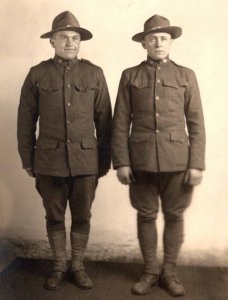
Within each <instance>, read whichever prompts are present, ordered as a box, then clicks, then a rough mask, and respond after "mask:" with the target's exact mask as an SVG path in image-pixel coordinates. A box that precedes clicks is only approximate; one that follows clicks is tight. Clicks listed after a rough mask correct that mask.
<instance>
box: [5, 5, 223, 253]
mask: <svg viewBox="0 0 228 300" xmlns="http://www.w3.org/2000/svg"><path fill="white" fill-rule="evenodd" d="M64 10H70V11H71V12H72V13H73V14H74V15H75V16H76V17H77V19H78V20H79V22H80V25H81V26H82V27H85V28H87V29H88V30H90V31H91V32H92V33H93V35H94V38H93V39H92V40H90V41H86V42H82V43H81V49H80V53H79V56H80V57H82V58H86V59H89V60H90V61H92V62H93V63H95V64H97V65H99V66H101V67H102V68H103V70H104V73H105V76H106V79H107V83H108V87H109V90H110V95H111V99H112V104H113V106H114V104H115V97H116V92H117V88H118V83H119V79H120V75H121V72H122V71H123V69H125V68H127V67H130V66H134V65H137V64H139V63H140V62H141V61H143V60H144V59H145V58H146V52H145V50H143V49H142V47H141V45H140V44H139V43H136V42H133V41H132V40H131V37H132V36H133V35H134V34H135V33H138V32H140V31H142V30H143V24H144V22H145V21H146V20H147V19H148V18H149V17H151V16H152V15H154V14H160V15H162V16H165V17H167V18H169V20H170V22H171V25H175V26H181V27H182V29H183V35H182V36H181V38H179V39H177V40H175V42H174V43H173V46H172V50H171V53H170V57H171V59H173V60H174V61H175V62H176V63H178V64H181V65H184V66H187V67H190V68H192V69H193V70H194V71H195V72H196V75H197V78H198V82H199V85H200V90H201V96H202V102H203V107H204V114H205V124H206V131H207V152H206V166H207V170H206V172H205V173H204V179H203V183H202V184H201V185H200V186H199V187H197V188H196V189H195V192H194V198H193V200H192V205H191V207H190V208H189V209H188V210H187V212H186V222H185V232H186V241H185V244H184V249H185V250H189V251H191V250H193V249H203V250H208V251H216V250H225V249H228V229H227V228H228V205H227V203H228V180H227V178H228V168H227V166H228V163H227V161H228V158H227V154H228V135H227V130H228V126H227V112H228V99H227V95H228V84H227V80H228V68H227V66H228V60H227V51H228V35H227V32H228V23H227V11H228V2H227V1H226V0H216V1H215V0H210V1H208V0H191V1H188V0H173V1H169V0H160V1H159V0H153V1H151V0H144V1H138V0H115V1H112V0H110V1H105V0H91V1H89V0H78V1H76V0H65V1H62V0H34V1H30V0H17V1H14V0H2V1H1V4H0V15H1V19H0V28H1V29H0V32H1V34H0V53H1V55H0V60H1V65H0V74H1V75H0V229H1V231H2V233H3V234H4V235H5V236H9V237H19V238H22V239H23V238H24V239H36V240H39V239H40V240H42V239H46V233H45V220H44V217H45V214H44V209H43V206H42V201H41V199H40V197H39V195H38V193H37V192H36V190H35V187H34V179H33V178H30V177H28V176H27V174H26V173H25V171H24V170H23V169H22V167H21V161H20V158H19V155H18V152H17V140H16V122H17V121H16V120H17V107H18V102H19V96H20V89H21V86H22V84H23V81H24V79H25V76H26V75H27V73H28V71H29V68H30V67H31V66H33V65H36V64H38V63H39V62H40V61H42V60H46V59H48V58H50V57H53V48H51V46H50V44H49V41H48V40H43V39H40V35H41V34H43V33H45V32H47V31H49V30H50V29H51V23H52V20H53V18H54V17H55V16H56V15H57V14H59V13H60V12H62V11H64ZM92 215H93V216H92V232H91V238H90V241H91V242H96V243H102V244H106V243H107V244H108V243H112V244H116V245H118V244H135V245H136V244H137V237H136V222H135V219H136V218H135V216H136V213H135V211H134V210H133V208H131V206H130V202H129V197H128V189H127V187H125V186H122V185H121V184H120V183H119V182H118V181H117V179H116V175H115V172H114V171H113V170H112V171H110V172H109V174H108V175H107V176H106V177H105V178H102V179H101V180H100V182H99V187H98V190H97V193H96V199H95V201H94V204H93V208H92ZM66 224H67V228H68V230H69V226H70V215H69V211H68V213H67V216H66ZM162 226H163V219H162V215H161V214H160V215H159V219H158V230H159V233H161V232H162ZM160 243H161V234H160Z"/></svg>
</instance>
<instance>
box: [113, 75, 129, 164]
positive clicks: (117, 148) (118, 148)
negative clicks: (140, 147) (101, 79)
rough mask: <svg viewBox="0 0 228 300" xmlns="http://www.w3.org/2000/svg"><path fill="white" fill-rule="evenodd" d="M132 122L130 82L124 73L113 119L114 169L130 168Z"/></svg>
mask: <svg viewBox="0 0 228 300" xmlns="http://www.w3.org/2000/svg"><path fill="white" fill-rule="evenodd" d="M131 120H132V114H131V101H130V88H129V80H128V78H127V74H126V71H124V72H123V73H122V76H121V79H120V84H119V89H118V94H117V99H116V104H115V111H114V118H113V131H112V159H113V167H114V169H117V168H118V167H121V166H130V165H131V163H130V156H129V145H128V140H129V131H130V124H131Z"/></svg>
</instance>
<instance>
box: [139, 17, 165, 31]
mask: <svg viewBox="0 0 228 300" xmlns="http://www.w3.org/2000/svg"><path fill="white" fill-rule="evenodd" d="M169 26H170V22H169V20H168V19H167V18H164V17H162V16H159V15H154V16H152V17H150V18H149V19H148V20H146V22H145V23H144V31H147V30H151V29H155V28H163V27H169Z"/></svg>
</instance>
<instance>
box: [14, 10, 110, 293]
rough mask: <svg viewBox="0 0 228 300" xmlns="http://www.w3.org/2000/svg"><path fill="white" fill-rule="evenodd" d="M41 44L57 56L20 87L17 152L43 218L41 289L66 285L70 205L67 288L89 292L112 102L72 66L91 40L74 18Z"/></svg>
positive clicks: (88, 71) (86, 66) (96, 75)
mask: <svg viewBox="0 0 228 300" xmlns="http://www.w3.org/2000/svg"><path fill="white" fill-rule="evenodd" d="M41 38H49V39H50V43H51V45H52V47H53V48H54V50H55V56H54V58H53V59H49V60H47V61H43V62H41V63H40V64H38V65H36V66H34V67H32V68H31V69H30V72H29V74H28V75H27V77H26V79H25V82H24V84H23V87H22V91H21V98H20V104H19V109H18V149H19V153H20V156H21V160H22V164H23V168H24V169H25V170H26V171H27V172H28V174H29V175H30V176H34V177H35V178H36V188H37V190H38V192H39V193H40V195H41V197H42V200H43V205H44V208H45V210H46V227H47V234H48V239H49V243H50V247H51V250H52V253H53V256H54V271H53V273H52V274H51V276H50V277H49V278H47V280H46V282H45V284H44V287H45V288H47V289H50V290H55V289H57V288H58V287H59V286H60V284H61V283H62V282H63V281H64V279H65V277H66V271H67V264H66V251H65V247H66V231H65V223H64V216H65V210H66V206H67V200H69V206H70V211H71V216H72V225H71V233H70V238H71V249H72V264H71V272H72V280H73V282H74V283H75V284H77V285H78V286H79V287H81V288H83V289H90V288H92V287H93V283H92V281H91V280H90V278H89V277H88V275H87V274H86V272H85V268H84V265H83V257H84V253H85V250H86V245H87V242H88V237H89V231H90V217H91V211H90V210H91V205H92V201H93V199H94V196H95V189H96V186H97V181H98V177H101V176H104V175H105V174H106V173H107V172H108V170H109V169H110V162H111V150H110V148H111V145H110V136H111V104H110V98H109V93H108V89H107V84H106V81H105V77H104V75H103V71H102V69H101V68H99V67H97V66H95V65H93V64H92V63H90V62H89V61H87V60H84V59H81V60H79V59H78V58H77V54H78V51H79V47H80V42H81V41H85V40H89V39H91V38H92V34H91V32H90V31H88V30H86V29H84V28H82V27H80V25H79V23H78V21H77V19H76V18H75V16H74V15H73V14H72V13H70V12H69V11H65V12H62V13H61V14H59V15H58V16H57V17H56V18H55V19H54V21H53V23H52V30H51V31H50V32H48V33H45V34H43V35H42V36H41ZM38 120H39V134H38V138H37V139H36V124H37V122H38Z"/></svg>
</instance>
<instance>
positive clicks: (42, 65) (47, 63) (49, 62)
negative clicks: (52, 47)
mask: <svg viewBox="0 0 228 300" xmlns="http://www.w3.org/2000/svg"><path fill="white" fill-rule="evenodd" d="M52 64H53V59H52V58H50V59H48V60H44V61H41V62H40V63H39V64H37V65H35V66H32V67H31V69H30V70H32V71H39V70H42V69H46V68H47V67H49V66H50V65H52Z"/></svg>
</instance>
